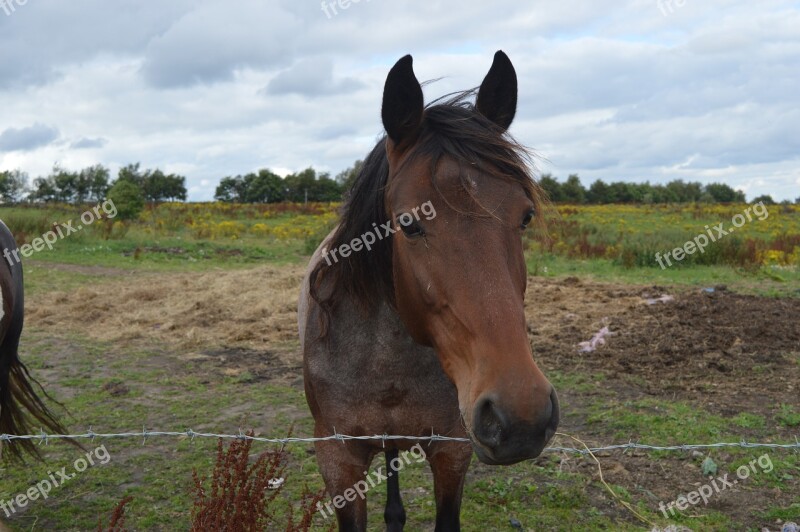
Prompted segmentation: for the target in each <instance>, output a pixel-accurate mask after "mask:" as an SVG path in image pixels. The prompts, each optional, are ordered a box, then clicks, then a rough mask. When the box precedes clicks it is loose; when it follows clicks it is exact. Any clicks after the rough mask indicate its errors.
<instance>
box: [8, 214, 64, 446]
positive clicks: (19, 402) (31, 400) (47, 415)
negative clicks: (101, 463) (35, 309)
mask: <svg viewBox="0 0 800 532" xmlns="http://www.w3.org/2000/svg"><path fill="white" fill-rule="evenodd" d="M9 249H12V250H13V249H16V243H15V242H14V239H13V237H12V236H11V232H10V231H9V230H8V228H7V227H6V226H5V225H4V224H3V223H2V222H0V253H2V252H3V250H9ZM9 257H11V258H9ZM22 286H23V285H22V264H21V263H20V262H19V261H16V260H14V258H13V257H12V256H11V255H8V256H7V257H6V258H5V259H0V454H2V455H7V456H10V458H11V459H12V460H18V461H22V460H23V458H24V456H25V455H30V456H33V457H35V458H37V459H41V454H40V453H39V449H38V446H37V445H36V444H35V442H34V440H13V439H6V438H2V435H6V434H7V435H21V434H31V430H32V429H33V428H34V426H35V427H36V428H37V429H46V430H48V431H50V432H52V433H55V434H65V433H66V432H65V430H64V427H63V426H62V425H61V423H60V422H59V421H58V419H56V417H55V416H54V415H53V413H52V412H51V411H50V410H49V409H48V408H47V405H46V404H45V403H44V401H43V400H42V399H41V397H40V396H39V395H38V394H37V392H36V389H35V388H34V385H35V386H36V388H38V389H39V390H41V394H42V395H43V396H44V397H46V398H48V399H50V400H51V401H52V400H53V399H52V398H51V397H50V396H49V395H48V394H47V392H45V391H44V389H43V388H42V386H41V385H40V384H39V383H38V382H37V381H36V380H35V379H34V378H33V377H31V375H30V373H29V372H28V368H27V367H25V364H23V363H22V361H21V360H20V359H19V339H20V336H21V335H22V323H23V314H24V312H23V309H24V297H23V290H22ZM54 402H56V401H54ZM56 403H57V402H56ZM57 404H59V403H57ZM34 423H36V425H34ZM71 443H73V444H75V445H78V444H77V443H76V442H74V441H71ZM78 446H79V445H78Z"/></svg>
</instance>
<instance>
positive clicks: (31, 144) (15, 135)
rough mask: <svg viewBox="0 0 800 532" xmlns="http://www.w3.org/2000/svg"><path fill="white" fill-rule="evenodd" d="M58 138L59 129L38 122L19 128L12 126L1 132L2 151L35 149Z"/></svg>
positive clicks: (0, 145)
mask: <svg viewBox="0 0 800 532" xmlns="http://www.w3.org/2000/svg"><path fill="white" fill-rule="evenodd" d="M57 138H58V129H56V128H54V127H50V126H46V125H44V124H40V123H38V122H37V123H36V124H34V125H32V126H29V127H23V128H19V129H17V128H13V127H10V128H8V129H6V130H5V131H3V132H2V133H0V152H10V151H30V150H35V149H36V148H41V147H42V146H47V145H48V144H50V143H51V142H53V141H54V140H56V139H57Z"/></svg>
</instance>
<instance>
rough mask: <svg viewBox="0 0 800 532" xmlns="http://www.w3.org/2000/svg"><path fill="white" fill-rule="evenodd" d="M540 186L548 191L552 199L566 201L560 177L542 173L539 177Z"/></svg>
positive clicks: (548, 195)
mask: <svg viewBox="0 0 800 532" xmlns="http://www.w3.org/2000/svg"><path fill="white" fill-rule="evenodd" d="M539 186H540V187H542V189H543V190H544V191H545V192H546V193H547V197H548V198H550V201H556V202H558V201H564V195H563V194H562V192H561V184H560V183H559V182H558V179H556V178H555V177H553V176H552V175H551V174H542V176H541V177H540V178H539Z"/></svg>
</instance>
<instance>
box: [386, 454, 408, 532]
mask: <svg viewBox="0 0 800 532" xmlns="http://www.w3.org/2000/svg"><path fill="white" fill-rule="evenodd" d="M384 454H385V455H386V471H387V473H388V474H389V475H391V476H388V478H387V479H386V510H384V512H383V520H384V521H385V522H386V532H403V527H404V526H405V524H406V510H405V508H403V499H402V498H401V497H400V473H399V472H398V471H393V470H392V467H391V463H392V460H395V459H396V458H397V457H398V456H399V453H398V451H397V449H392V450H391V451H386V453H384Z"/></svg>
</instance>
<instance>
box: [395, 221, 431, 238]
mask: <svg viewBox="0 0 800 532" xmlns="http://www.w3.org/2000/svg"><path fill="white" fill-rule="evenodd" d="M401 218H402V217H401ZM400 229H402V230H403V234H404V235H406V236H407V237H409V238H414V237H418V236H422V235H423V234H425V232H424V231H423V230H422V227H420V225H419V224H418V223H417V222H411V223H408V224H404V223H402V221H401V222H400Z"/></svg>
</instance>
